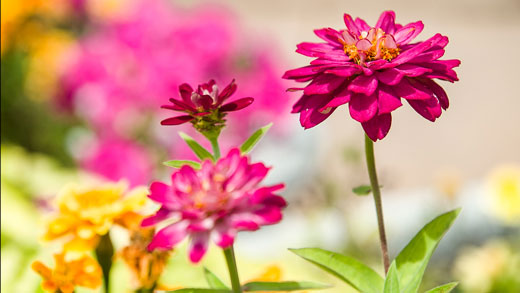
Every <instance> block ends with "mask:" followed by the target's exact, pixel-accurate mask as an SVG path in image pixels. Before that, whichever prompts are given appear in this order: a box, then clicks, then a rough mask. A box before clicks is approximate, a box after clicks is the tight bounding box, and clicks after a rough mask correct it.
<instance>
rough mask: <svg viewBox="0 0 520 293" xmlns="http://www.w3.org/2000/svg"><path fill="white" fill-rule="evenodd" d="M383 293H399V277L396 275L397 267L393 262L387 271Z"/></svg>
mask: <svg viewBox="0 0 520 293" xmlns="http://www.w3.org/2000/svg"><path fill="white" fill-rule="evenodd" d="M383 292H384V293H400V291H399V276H398V275H397V267H396V265H395V260H394V261H393V262H392V264H391V265H390V268H389V269H388V274H387V276H386V280H385V288H384V291H383Z"/></svg>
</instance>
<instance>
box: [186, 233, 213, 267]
mask: <svg viewBox="0 0 520 293" xmlns="http://www.w3.org/2000/svg"><path fill="white" fill-rule="evenodd" d="M208 244H209V232H199V233H193V234H191V241H190V245H189V247H188V252H189V256H190V261H191V262H192V263H198V262H199V261H200V260H201V259H202V257H203V256H204V255H205V254H206V252H207V251H208Z"/></svg>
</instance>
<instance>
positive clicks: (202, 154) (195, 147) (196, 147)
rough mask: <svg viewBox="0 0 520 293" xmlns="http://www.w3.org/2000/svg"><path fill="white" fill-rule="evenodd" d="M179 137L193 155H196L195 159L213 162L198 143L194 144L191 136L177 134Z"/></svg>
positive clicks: (211, 157) (209, 154) (211, 156)
mask: <svg viewBox="0 0 520 293" xmlns="http://www.w3.org/2000/svg"><path fill="white" fill-rule="evenodd" d="M179 135H180V136H181V138H182V139H183V140H184V141H185V142H186V143H187V144H188V146H189V147H190V148H191V150H192V151H193V152H194V153H195V155H197V157H198V158H199V159H200V160H201V161H202V160H204V159H211V160H214V158H213V155H212V154H211V153H210V152H209V151H208V150H206V149H205V148H204V147H203V146H201V145H200V144H199V143H198V142H196V141H195V140H194V139H193V138H192V137H191V136H189V135H187V134H186V133H184V132H179Z"/></svg>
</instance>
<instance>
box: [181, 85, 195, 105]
mask: <svg viewBox="0 0 520 293" xmlns="http://www.w3.org/2000/svg"><path fill="white" fill-rule="evenodd" d="M179 92H180V94H181V98H182V100H183V101H184V102H185V103H187V104H188V105H190V104H192V102H191V93H193V88H192V87H191V86H190V85H189V84H187V83H183V84H181V85H180V86H179ZM193 106H194V105H193Z"/></svg>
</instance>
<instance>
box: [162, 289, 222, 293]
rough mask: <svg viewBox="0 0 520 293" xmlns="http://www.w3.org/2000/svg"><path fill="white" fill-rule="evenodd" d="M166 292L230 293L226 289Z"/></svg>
mask: <svg viewBox="0 0 520 293" xmlns="http://www.w3.org/2000/svg"><path fill="white" fill-rule="evenodd" d="M167 292H177V293H231V290H226V289H206V288H183V289H178V290H173V291H167Z"/></svg>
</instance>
